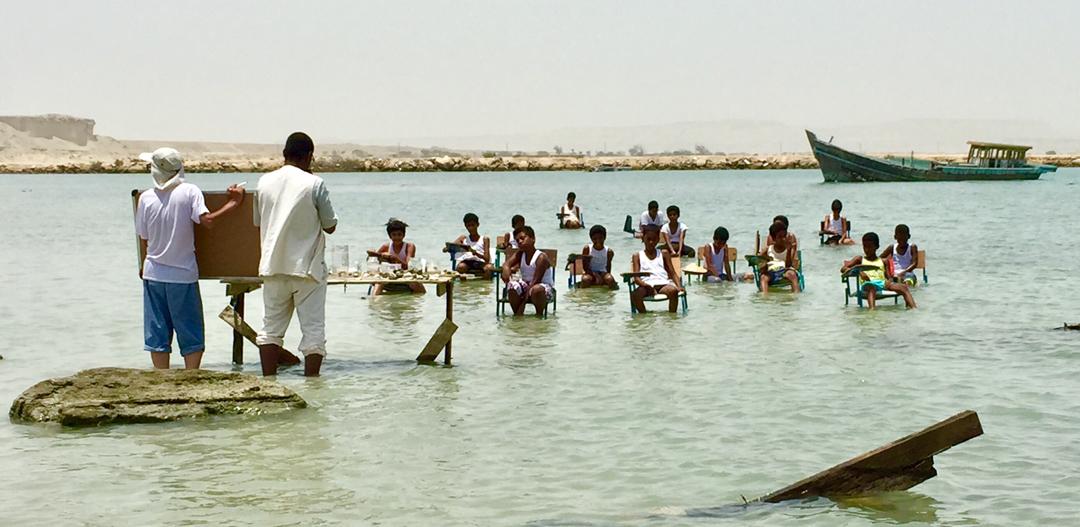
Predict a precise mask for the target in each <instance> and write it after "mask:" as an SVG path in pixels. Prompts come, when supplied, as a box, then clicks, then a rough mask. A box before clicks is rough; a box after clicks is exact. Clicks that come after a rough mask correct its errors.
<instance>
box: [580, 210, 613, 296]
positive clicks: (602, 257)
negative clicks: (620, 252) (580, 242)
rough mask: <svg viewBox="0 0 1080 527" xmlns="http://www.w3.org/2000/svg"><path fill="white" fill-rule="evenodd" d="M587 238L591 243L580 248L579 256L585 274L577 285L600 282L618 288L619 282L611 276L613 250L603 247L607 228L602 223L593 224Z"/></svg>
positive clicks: (590, 284)
mask: <svg viewBox="0 0 1080 527" xmlns="http://www.w3.org/2000/svg"><path fill="white" fill-rule="evenodd" d="M589 238H590V239H592V244H591V245H586V246H585V247H584V248H583V249H581V258H582V259H584V260H585V274H584V276H582V277H581V283H580V284H579V285H578V287H589V286H594V285H601V284H602V285H606V286H608V287H610V288H611V289H618V288H619V284H618V283H616V282H615V277H614V276H611V261H612V260H613V259H614V258H615V251H613V250H612V249H611V248H610V247H604V241H605V240H607V229H605V228H604V226H603V225H593V226H592V228H591V229H589Z"/></svg>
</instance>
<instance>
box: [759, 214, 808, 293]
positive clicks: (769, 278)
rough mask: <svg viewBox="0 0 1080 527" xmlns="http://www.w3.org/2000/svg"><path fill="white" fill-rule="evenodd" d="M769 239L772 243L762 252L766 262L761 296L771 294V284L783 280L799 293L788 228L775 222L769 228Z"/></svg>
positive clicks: (762, 275) (762, 268)
mask: <svg viewBox="0 0 1080 527" xmlns="http://www.w3.org/2000/svg"><path fill="white" fill-rule="evenodd" d="M769 239H770V240H772V242H771V243H769V244H768V245H766V246H765V250H763V251H761V254H760V256H761V258H762V259H763V260H764V261H765V264H764V265H762V267H761V269H760V272H761V294H762V296H765V295H768V294H769V284H775V283H777V282H779V281H781V280H785V279H786V280H787V281H788V283H790V284H791V292H792V293H798V292H799V274H798V272H797V271H796V270H795V268H796V265H795V250H794V248H793V247H792V246H791V244H790V243H789V242H788V236H787V227H785V226H784V224H783V222H779V221H774V222H773V224H772V225H770V226H769Z"/></svg>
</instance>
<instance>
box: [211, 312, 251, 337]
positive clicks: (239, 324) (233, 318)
mask: <svg viewBox="0 0 1080 527" xmlns="http://www.w3.org/2000/svg"><path fill="white" fill-rule="evenodd" d="M218 318H220V319H221V320H224V321H225V323H226V324H228V325H229V326H232V328H233V330H235V331H236V332H237V333H240V334H241V335H243V336H244V338H246V339H248V342H251V343H252V344H255V336H256V333H255V330H254V329H253V328H252V327H251V326H249V325H248V323H247V322H244V319H242V318H240V315H239V314H237V312H236V311H235V310H234V309H233V308H232V306H225V309H222V310H221V313H219V314H218Z"/></svg>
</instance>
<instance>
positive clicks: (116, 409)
mask: <svg viewBox="0 0 1080 527" xmlns="http://www.w3.org/2000/svg"><path fill="white" fill-rule="evenodd" d="M306 406H307V403H306V402H305V401H304V400H303V399H301V398H300V396H299V395H297V394H296V393H295V392H293V391H292V390H290V389H288V388H286V387H284V386H282V385H280V384H277V383H275V382H271V381H268V380H265V379H262V378H259V377H254V376H251V375H243V374H240V373H226V372H216V371H210V370H136V369H129V368H95V369H91V370H84V371H81V372H79V373H77V374H75V375H72V376H70V377H61V378H57V379H49V380H46V381H41V382H39V383H37V384H35V385H34V386H31V387H30V388H29V389H27V390H26V391H25V392H23V393H22V395H20V396H19V397H18V398H17V399H15V402H13V403H12V404H11V410H10V412H9V416H10V417H11V420H12V421H14V422H24V423H59V424H61V425H65V426H86V425H101V424H109V423H156V422H162V421H175V420H178V419H187V418H192V417H204V416H209V415H219V414H244V415H261V414H269V413H278V412H284V411H288V410H292V409H296V408H304V407H306Z"/></svg>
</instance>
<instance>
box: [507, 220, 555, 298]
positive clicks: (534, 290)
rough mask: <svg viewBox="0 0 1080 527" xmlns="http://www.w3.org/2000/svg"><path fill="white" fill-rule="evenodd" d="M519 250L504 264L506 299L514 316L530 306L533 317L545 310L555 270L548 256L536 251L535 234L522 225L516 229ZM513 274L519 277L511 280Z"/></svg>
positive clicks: (552, 289) (553, 285) (528, 227)
mask: <svg viewBox="0 0 1080 527" xmlns="http://www.w3.org/2000/svg"><path fill="white" fill-rule="evenodd" d="M517 242H518V247H519V249H518V250H517V252H515V253H514V255H513V256H511V257H510V259H509V260H507V261H506V263H505V264H503V268H502V277H501V278H502V281H503V282H504V283H505V284H506V292H507V293H506V297H507V301H508V302H509V304H510V307H511V308H512V309H513V311H514V316H522V315H524V314H525V306H526V305H527V304H529V303H531V304H532V305H533V307H535V308H536V316H538V317H539V316H543V314H544V313H545V312H546V311H547V303H548V300H550V299H551V297H552V295H554V294H555V269H554V268H553V267H552V263H553V262H551V261H549V259H548V257H547V254H545V253H544V252H543V251H541V250H539V249H537V248H536V233H535V231H533V228H532V227H530V226H528V225H524V226H522V227H521V228H520V229H518V233H517ZM515 271H520V272H521V278H518V279H515V278H513V274H514V272H515Z"/></svg>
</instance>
